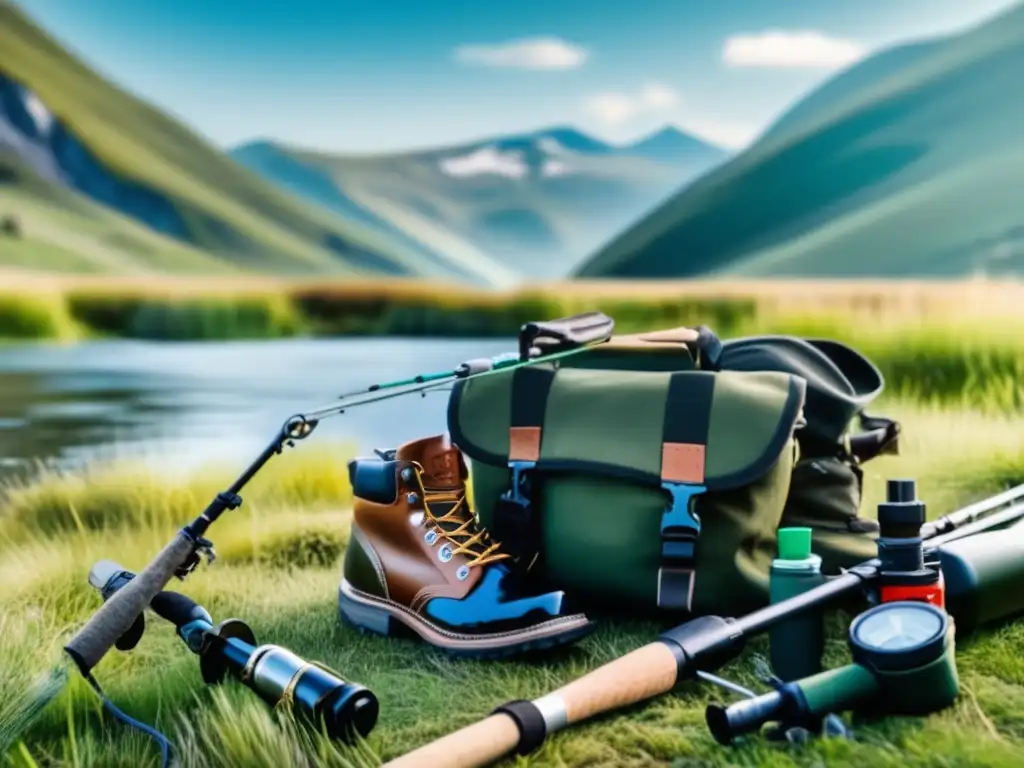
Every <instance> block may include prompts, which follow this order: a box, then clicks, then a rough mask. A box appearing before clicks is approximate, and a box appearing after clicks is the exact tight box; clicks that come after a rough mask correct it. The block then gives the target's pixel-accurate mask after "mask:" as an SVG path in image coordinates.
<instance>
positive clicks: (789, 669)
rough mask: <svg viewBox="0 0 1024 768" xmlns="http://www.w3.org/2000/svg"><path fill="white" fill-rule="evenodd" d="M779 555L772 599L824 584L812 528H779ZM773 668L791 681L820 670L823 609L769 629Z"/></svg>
mask: <svg viewBox="0 0 1024 768" xmlns="http://www.w3.org/2000/svg"><path fill="white" fill-rule="evenodd" d="M778 540H779V556H778V557H777V558H775V560H773V561H772V567H771V573H770V577H769V592H770V596H771V601H772V603H778V602H781V601H783V600H788V599H789V598H791V597H795V596H796V595H799V594H802V593H803V592H806V591H807V590H809V589H814V588H815V587H817V586H819V585H820V584H823V583H824V582H825V576H824V575H823V574H822V572H821V557H820V556H818V555H815V554H813V553H812V552H811V529H810V528H780V529H779V534H778ZM768 640H769V643H770V646H771V650H770V656H771V664H772V671H773V672H774V673H775V675H776V676H777V677H779V678H780V679H782V680H783V681H785V682H787V683H788V682H792V681H793V680H799V679H801V678H804V677H808V676H810V675H815V674H817V673H818V672H820V671H821V655H822V653H823V652H824V649H825V628H824V623H823V619H822V614H821V612H820V611H815V610H810V611H804V612H803V613H801V614H798V615H797V616H794V617H792V618H790V619H786V620H785V621H782V622H779V623H778V624H776V625H775V626H774V627H772V629H771V630H770V631H769V633H768Z"/></svg>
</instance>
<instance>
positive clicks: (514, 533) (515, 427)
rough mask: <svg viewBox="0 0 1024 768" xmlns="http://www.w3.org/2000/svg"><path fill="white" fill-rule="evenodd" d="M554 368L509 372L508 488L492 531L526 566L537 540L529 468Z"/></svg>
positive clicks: (536, 450)
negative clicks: (510, 396) (510, 373)
mask: <svg viewBox="0 0 1024 768" xmlns="http://www.w3.org/2000/svg"><path fill="white" fill-rule="evenodd" d="M554 378H555V371H554V369H553V368H550V367H547V366H544V367H536V368H535V367H533V366H530V367H526V368H518V369H516V370H515V371H513V373H512V402H511V417H510V420H509V454H508V464H509V470H510V473H511V477H510V484H509V489H508V491H506V492H505V493H504V494H502V496H501V498H499V499H498V502H497V504H496V505H495V507H494V515H493V524H492V526H491V533H492V534H493V535H494V538H495V539H496V540H497V541H499V542H501V546H502V550H503V551H505V552H507V553H508V554H510V555H512V557H513V558H514V559H515V560H516V561H517V563H518V564H520V565H521V566H524V567H526V568H529V567H531V566H532V565H534V564H535V562H536V555H537V553H538V551H539V542H540V533H541V531H540V518H539V515H538V514H537V512H536V505H535V504H534V503H533V496H534V493H533V491H534V488H533V483H532V479H531V478H530V476H529V475H530V470H531V469H532V468H533V465H534V464H535V463H536V462H537V460H538V459H539V458H540V448H541V442H542V437H543V431H544V414H545V412H546V411H547V403H548V393H549V392H550V391H551V385H552V383H553V382H554Z"/></svg>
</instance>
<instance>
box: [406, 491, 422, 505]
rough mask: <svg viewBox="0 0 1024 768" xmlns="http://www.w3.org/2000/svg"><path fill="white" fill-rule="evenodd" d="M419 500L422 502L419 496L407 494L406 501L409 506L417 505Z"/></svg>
mask: <svg viewBox="0 0 1024 768" xmlns="http://www.w3.org/2000/svg"><path fill="white" fill-rule="evenodd" d="M419 500H420V497H419V496H417V495H416V494H415V493H407V494H406V495H405V501H406V503H407V504H409V505H412V504H415V503H416V502H417V501H419Z"/></svg>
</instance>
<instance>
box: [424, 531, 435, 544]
mask: <svg viewBox="0 0 1024 768" xmlns="http://www.w3.org/2000/svg"><path fill="white" fill-rule="evenodd" d="M423 540H424V541H425V542H427V544H428V545H430V546H431V547H432V546H434V542H436V541H437V531H427V535H426V536H424V537H423Z"/></svg>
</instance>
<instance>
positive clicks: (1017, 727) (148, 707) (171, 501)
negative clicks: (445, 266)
mask: <svg viewBox="0 0 1024 768" xmlns="http://www.w3.org/2000/svg"><path fill="white" fill-rule="evenodd" d="M880 411H881V412H886V413H892V414H895V415H896V416H897V417H899V418H900V419H902V421H903V423H904V425H905V440H904V441H903V443H902V450H903V453H902V455H901V456H899V457H884V458H881V459H879V460H877V461H875V462H873V463H871V464H870V465H868V466H867V467H866V493H867V499H866V501H865V510H866V511H867V513H868V514H871V510H873V509H874V505H875V504H876V503H877V502H878V501H879V500H880V498H881V496H882V494H883V493H884V481H885V479H886V478H891V477H895V476H904V477H906V476H910V477H916V478H917V479H918V483H919V493H920V496H921V497H922V498H923V499H924V500H925V501H926V502H927V503H928V505H929V511H930V513H931V515H933V516H935V515H939V514H942V513H945V512H948V511H950V510H951V509H953V508H955V507H957V506H959V505H962V504H964V503H967V502H969V501H971V500H973V499H977V498H980V497H983V496H985V495H987V494H989V493H992V492H995V491H997V490H1000V489H1002V488H1004V487H1006V486H1008V485H1011V484H1017V483H1020V482H1022V481H1024V430H1022V429H1021V425H1022V420H1021V419H1020V418H1019V416H1017V417H1011V418H1007V417H1006V416H1005V415H1003V416H999V415H991V414H986V413H983V412H980V411H978V410H971V409H966V408H961V409H956V410H953V409H948V408H947V409H943V408H938V407H935V406H928V405H922V404H921V403H920V402H916V401H914V400H911V399H909V398H905V397H904V398H888V402H886V403H885V407H884V409H882V408H880ZM348 455H349V453H348V450H347V448H346V447H345V446H341V445H338V446H335V445H329V444H322V445H317V444H316V443H313V444H310V445H309V446H304V447H302V448H300V449H299V450H297V451H293V452H288V453H286V454H285V456H284V457H283V458H281V459H279V460H277V461H276V462H275V463H272V464H271V465H269V466H268V468H267V470H266V473H265V474H263V475H261V476H259V477H258V478H257V481H256V482H255V483H254V485H253V486H252V489H251V490H250V491H249V493H247V494H246V502H247V503H246V504H245V506H243V507H242V508H241V509H240V510H238V511H236V512H233V513H230V514H229V515H227V516H226V517H225V518H224V519H223V520H222V521H221V522H219V523H218V524H217V527H216V528H215V530H214V532H213V533H214V538H215V540H216V543H217V546H218V551H219V554H220V557H219V559H218V561H217V562H216V563H215V564H214V565H213V567H212V568H209V569H204V570H201V571H199V572H197V573H196V574H195V575H194V576H193V577H191V578H190V579H189V580H188V581H187V582H185V583H184V585H181V586H180V587H179V588H180V589H181V590H182V591H184V592H186V593H187V594H189V595H191V596H192V597H194V598H195V599H196V600H198V601H199V602H201V603H202V604H204V605H205V606H206V607H207V608H208V609H209V610H210V612H211V614H212V615H213V616H214V618H215V620H220V619H223V618H227V617H229V616H237V617H240V618H243V619H245V620H246V621H247V622H249V623H250V624H251V625H252V627H253V628H254V630H255V631H256V634H257V638H258V639H259V640H260V641H262V642H275V643H278V644H282V645H284V646H286V647H290V648H292V649H294V650H295V651H296V652H298V653H300V654H302V655H305V656H306V657H307V658H312V659H316V660H319V661H322V662H324V663H327V664H329V665H330V666H332V667H333V668H335V669H336V670H338V671H339V672H341V673H342V675H343V676H345V677H346V678H347V679H349V680H353V681H358V682H360V683H363V684H365V685H367V686H369V687H370V688H371V689H372V690H373V691H374V692H375V693H376V694H377V696H378V698H379V699H380V702H381V707H382V714H381V719H380V721H379V724H378V727H377V729H376V730H375V731H374V732H373V733H372V734H371V735H370V737H369V739H368V740H367V741H366V743H364V744H361V745H359V746H358V747H357V748H354V749H341V748H338V747H336V746H333V745H330V744H328V743H326V742H324V741H323V740H321V739H319V738H314V737H312V736H309V735H307V734H306V733H305V732H303V731H300V730H297V729H296V727H295V726H294V724H293V723H291V721H289V720H288V719H287V718H282V717H279V716H275V715H273V714H271V713H270V712H269V711H268V710H267V709H266V708H265V707H264V706H263V704H262V703H261V702H260V701H258V700H256V699H255V697H254V696H253V695H252V694H251V693H250V692H249V691H247V690H245V689H244V688H241V687H240V686H238V685H235V684H231V685H228V686H226V687H224V688H222V689H220V690H213V689H209V688H206V687H205V686H204V685H203V683H202V681H201V678H200V676H199V671H198V666H197V664H196V660H195V658H194V657H192V656H191V655H190V654H189V653H188V652H187V651H186V649H185V648H184V647H183V646H182V645H181V643H180V641H178V640H177V639H176V638H175V637H174V636H173V634H172V633H171V631H170V630H169V628H168V627H166V626H160V625H158V624H156V623H155V621H152V622H150V626H149V629H148V630H147V636H146V637H145V638H144V640H143V642H142V643H141V644H140V646H139V647H138V648H137V649H136V650H135V651H133V652H132V653H131V654H120V653H118V652H111V654H110V655H109V656H108V657H107V658H106V659H104V661H103V662H102V663H101V664H100V666H99V667H98V669H97V677H98V679H99V680H100V682H101V684H102V685H103V686H104V687H105V689H106V691H107V693H108V694H109V695H110V696H111V697H112V699H113V700H114V702H115V703H116V704H117V705H118V706H119V707H120V708H121V709H122V710H124V711H126V712H128V713H129V714H131V715H132V716H134V717H136V718H139V719H142V720H143V721H145V722H147V723H155V724H157V725H158V727H160V728H161V729H162V730H163V731H164V732H165V733H167V734H168V735H169V736H170V737H171V738H172V740H173V741H174V742H175V744H176V745H177V749H178V751H179V754H180V756H181V757H182V759H183V762H184V764H185V765H186V766H241V765H247V766H249V765H251V766H266V768H280V766H284V765H296V766H310V767H311V766H314V765H317V766H358V767H360V768H361V767H362V766H371V765H377V764H379V762H380V761H382V760H387V759H389V758H391V757H394V756H396V755H398V754H401V753H403V752H405V751H407V750H408V749H410V748H413V747H415V746H418V745H420V744H422V743H425V742H426V741H428V740H430V739H433V738H435V737H438V736H440V735H443V734H445V733H447V732H449V731H451V730H453V729H456V728H458V727H461V726H463V725H466V724H468V723H470V722H472V721H474V720H476V719H477V718H479V717H481V716H483V715H485V714H486V713H488V712H489V711H490V710H491V709H492V708H493V707H494V706H496V705H497V704H499V703H501V702H503V701H507V700H509V699H513V698H520V697H521V698H534V697H536V696H539V695H541V694H543V693H544V692H546V691H548V690H551V689H553V688H555V687H557V686H559V685H561V684H563V683H565V682H568V681H569V680H571V679H573V678H575V677H577V676H579V675H580V674H582V673H584V672H586V671H587V670H590V669H593V668H595V667H597V666H599V665H601V664H603V663H605V662H607V661H609V660H611V659H613V658H615V657H616V656H618V655H620V654H622V653H625V652H627V651H629V650H631V649H633V648H635V647H638V646H640V645H642V644H644V643H645V642H647V641H649V640H651V639H652V638H654V637H655V636H656V633H657V631H658V627H657V626H655V625H653V624H650V623H642V624H634V623H626V622H624V621H622V620H621V619H618V620H613V619H610V618H607V617H598V618H599V620H600V621H601V628H600V629H599V631H598V632H597V633H596V634H595V635H593V636H591V637H590V638H588V639H587V640H585V641H584V642H582V643H581V644H579V645H578V646H577V647H575V648H572V649H570V650H568V651H565V652H561V653H559V654H558V655H555V656H550V657H546V658H543V659H541V660H539V661H516V662H497V663H479V662H457V661H452V660H449V659H446V658H444V657H442V656H441V655H439V654H438V653H436V652H434V651H432V650H430V649H428V648H426V647H423V646H420V645H417V644H414V643H412V642H410V641H405V640H384V639H381V638H374V637H361V636H359V635H358V634H357V633H355V632H354V631H352V630H350V629H347V628H344V627H341V626H340V625H339V623H338V621H337V609H336V602H335V591H336V589H337V586H338V581H339V578H340V557H341V555H342V553H343V551H344V546H345V543H346V538H347V534H348V511H347V510H348V509H349V507H350V502H351V497H350V489H349V488H348V486H347V484H346V481H345V478H344V472H343V465H344V460H345V458H346V457H347V456H348ZM237 469H238V468H237V467H223V468H210V469H209V470H208V471H205V472H204V473H203V474H201V475H199V476H195V477H190V478H183V479H180V480H175V481H171V482H170V483H169V484H167V483H165V481H162V480H161V479H160V478H158V477H155V476H153V475H151V474H149V473H148V472H146V471H144V470H142V469H140V468H138V467H135V466H132V465H129V464H114V465H106V466H97V467H95V468H94V469H93V470H91V471H90V472H88V473H86V474H84V475H66V476H57V475H51V476H46V477H43V478H41V479H40V480H39V481H38V482H36V483H34V484H31V485H25V486H18V487H11V488H8V489H7V490H6V491H5V495H4V497H3V500H2V502H0V603H2V604H3V605H4V607H5V610H4V612H3V616H2V618H0V660H2V664H0V687H2V690H4V691H5V696H4V699H3V701H2V702H0V754H4V753H5V756H4V757H3V758H2V759H3V760H4V761H5V764H6V765H7V766H11V767H15V766H16V767H17V768H34V767H35V766H50V765H53V766H58V765H59V766H74V768H87V767H92V766H97V767H98V766H110V767H111V768H116V767H117V766H125V768H127V767H128V766H131V767H132V768H139V767H144V766H152V765H156V764H157V763H156V760H157V750H156V749H155V746H154V745H153V744H152V742H150V741H149V740H148V739H147V738H146V737H145V736H142V735H140V734H138V733H135V732H132V731H130V730H128V729H126V728H124V727H123V726H121V725H119V724H115V723H112V722H111V721H110V720H109V719H107V718H106V717H105V716H104V717H101V715H100V711H99V707H98V702H97V699H96V697H95V695H94V693H93V692H92V691H91V690H89V689H88V688H87V687H86V686H85V685H84V684H83V683H82V681H81V680H80V679H78V677H77V676H76V675H75V674H72V675H71V676H70V680H69V683H68V685H66V687H63V688H62V689H61V690H60V693H59V695H58V696H57V698H56V699H55V700H54V701H53V702H52V703H51V704H50V705H49V706H48V707H47V708H46V709H45V710H43V712H42V713H41V715H40V717H39V719H38V720H37V721H36V722H35V724H34V725H33V726H32V727H31V728H29V729H27V730H24V729H22V730H20V732H17V733H15V731H16V730H18V729H16V728H15V727H14V726H15V722H14V714H15V713H17V712H19V711H21V710H22V709H23V707H24V704H25V701H26V700H27V697H26V694H25V693H24V692H25V691H27V690H29V686H30V684H32V683H33V681H38V680H39V679H40V677H41V676H43V675H44V674H45V672H46V670H48V669H50V668H52V667H53V666H54V665H56V664H58V663H59V661H60V658H61V651H60V648H61V643H62V641H64V640H66V639H67V638H68V636H69V634H70V633H71V632H73V631H74V629H75V628H76V627H79V626H81V624H82V623H83V622H84V621H85V620H86V619H87V617H88V616H89V614H90V613H91V612H92V611H93V610H94V609H95V608H96V606H97V601H98V598H97V596H96V595H95V594H94V593H93V592H92V591H91V589H90V588H89V587H88V585H87V583H86V575H87V573H88V569H89V567H90V565H91V564H92V563H93V562H95V561H96V560H98V559H100V558H103V557H113V558H115V559H119V560H120V561H121V562H122V563H123V564H124V565H126V566H127V567H130V568H140V567H142V566H143V565H144V564H145V562H146V561H147V560H148V559H149V558H150V557H151V556H152V555H153V554H154V553H155V552H156V551H157V550H158V549H159V548H160V546H161V545H162V544H163V543H164V542H165V541H166V540H167V539H168V538H169V536H170V535H171V534H172V533H173V531H174V530H175V529H176V527H177V526H179V525H180V524H181V523H182V522H183V521H185V520H187V519H191V517H193V516H194V515H195V513H196V511H197V510H198V509H200V508H201V507H202V506H203V505H204V504H205V502H206V501H207V500H208V498H209V497H210V496H211V495H212V494H213V493H215V492H216V491H217V490H218V489H220V488H222V487H223V485H224V484H225V482H227V481H229V479H230V478H231V477H233V476H234V474H235V473H236V471H237ZM832 621H833V623H834V630H835V631H834V632H833V633H832V638H831V640H830V641H829V648H828V657H829V662H830V663H834V664H839V663H842V662H843V661H844V660H845V659H846V658H847V655H846V650H845V644H844V640H843V635H842V626H843V622H842V617H841V616H834V617H833V619H832ZM1021 643H1024V623H1019V624H1017V625H1012V624H1011V625H1009V626H1006V627H1003V628H999V629H995V630H987V631H984V632H982V633H980V634H978V635H976V636H975V637H970V638H959V639H958V658H957V663H958V667H959V671H960V675H961V682H962V688H961V695H960V697H959V700H958V702H957V703H956V705H955V706H954V707H952V708H951V709H949V710H948V711H945V712H942V713H939V714H935V715H933V716H931V717H928V718H924V719H917V718H907V719H890V720H887V721H883V722H881V723H879V724H875V725H871V726H864V727H861V728H858V729H857V731H856V733H857V741H856V742H845V741H820V742H816V743H813V744H811V745H808V746H805V747H800V748H797V747H789V748H784V747H779V746H768V745H766V744H763V743H759V742H756V741H754V742H751V743H749V744H747V745H744V746H742V747H740V748H736V749H733V750H725V749H723V748H720V747H718V746H716V745H715V744H714V742H713V741H712V739H711V737H710V736H709V735H708V733H707V731H706V728H705V726H704V721H703V711H704V706H705V705H706V704H707V702H708V701H709V700H710V698H711V697H716V696H718V694H717V692H715V691H713V690H709V689H708V688H707V687H703V686H698V685H695V684H685V685H684V686H682V688H681V689H680V690H679V691H678V693H675V694H672V695H669V696H664V697H661V698H660V699H658V700H656V701H654V702H651V703H650V704H649V705H648V706H646V707H642V708H637V709H635V710H633V711H630V712H623V713H617V714H615V715H613V716H610V717H607V718H603V719H599V720H596V721H594V722H592V723H588V724H586V725H584V726H582V727H578V728H573V729H571V730H567V731H565V732H562V733H561V734H559V735H557V736H556V737H555V738H553V739H551V740H550V742H549V743H548V744H547V745H546V746H545V747H544V748H543V750H542V751H541V752H540V753H538V754H537V755H535V756H534V757H532V758H531V759H530V760H528V761H522V762H521V763H516V762H515V761H512V760H509V761H506V762H505V763H504V765H507V766H512V765H516V764H523V765H525V764H530V765H537V766H552V767H554V766H558V767H560V768H562V767H565V766H573V767H577V766H578V767H580V768H582V767H583V766H587V767H588V768H596V767H597V766H602V767H604V766H608V767H610V766H634V767H636V768H640V767H641V766H643V767H644V768H646V767H648V766H673V767H675V768H679V767H681V766H704V765H709V766H710V765H769V766H780V767H781V766H820V765H829V766H864V765H871V766H894V767H895V766H952V765H958V766H959V765H976V766H1012V765H1020V764H1022V762H1021V761H1022V760H1024V658H1022V656H1021V655H1020V653H1019V649H1020V647H1021ZM766 651H767V645H766V643H765V641H764V640H763V639H762V640H759V641H755V642H754V643H752V645H751V646H750V648H749V650H748V652H747V653H746V654H745V655H744V656H743V657H742V658H740V659H739V660H737V661H736V662H734V663H733V664H731V665H730V666H729V667H728V668H727V669H726V670H725V674H726V675H727V676H729V677H731V678H733V679H737V680H739V681H741V682H742V683H744V684H746V685H748V686H754V687H758V686H759V684H758V683H757V682H756V681H755V679H754V677H753V661H754V659H755V657H756V655H757V654H762V655H763V654H765V653H766ZM5 725H6V727H5ZM4 739H6V740H7V741H8V742H9V744H4V743H3V740H4ZM0 764H3V763H0Z"/></svg>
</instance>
